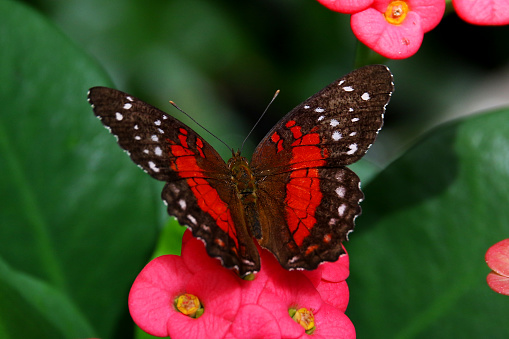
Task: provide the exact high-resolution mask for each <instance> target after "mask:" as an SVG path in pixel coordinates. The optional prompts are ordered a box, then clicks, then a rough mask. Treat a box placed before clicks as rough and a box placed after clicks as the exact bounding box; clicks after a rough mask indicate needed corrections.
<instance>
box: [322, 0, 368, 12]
mask: <svg viewBox="0 0 509 339" xmlns="http://www.w3.org/2000/svg"><path fill="white" fill-rule="evenodd" d="M318 2H319V3H321V4H322V5H324V6H325V7H327V8H328V9H330V10H333V11H335V12H339V13H345V14H352V13H357V12H360V11H362V10H365V9H366V8H368V7H369V6H370V5H371V4H372V3H373V0H318Z"/></svg>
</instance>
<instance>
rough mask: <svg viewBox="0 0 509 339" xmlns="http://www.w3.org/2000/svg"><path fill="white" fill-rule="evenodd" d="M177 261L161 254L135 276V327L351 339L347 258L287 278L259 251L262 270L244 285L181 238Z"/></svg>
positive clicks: (177, 333)
mask: <svg viewBox="0 0 509 339" xmlns="http://www.w3.org/2000/svg"><path fill="white" fill-rule="evenodd" d="M182 242H183V244H182V256H180V257H179V256H174V255H165V256H161V257H158V258H156V259H154V260H152V261H151V262H150V263H149V264H147V266H146V267H145V268H144V269H143V270H142V271H141V272H140V274H139V275H138V277H137V278H136V280H135V282H134V284H133V286H132V288H131V292H130V294H129V310H130V312H131V316H132V318H133V320H134V321H135V322H136V324H138V326H139V327H140V328H141V329H143V330H144V331H146V332H147V333H149V334H152V335H155V336H171V337H172V338H173V339H178V338H183V337H186V338H202V337H211V338H255V337H263V338H281V337H286V338H288V337H291V338H302V337H307V336H308V334H309V333H312V335H313V339H315V338H355V329H354V327H353V325H352V323H351V321H350V319H349V318H348V317H347V316H346V315H345V314H344V311H345V309H346V306H347V304H348V297H349V291H348V286H347V285H346V282H345V279H346V278H347V277H348V274H349V269H348V255H347V254H345V255H343V256H341V257H340V259H339V260H338V261H337V262H335V263H327V264H324V265H321V266H320V267H319V269H317V270H314V271H287V270H285V269H283V268H282V267H281V265H280V264H279V262H278V261H277V260H276V258H275V257H274V255H273V254H272V253H270V252H269V251H267V250H265V249H262V248H260V247H258V250H259V252H260V259H261V270H260V272H258V273H257V274H256V276H254V279H253V280H243V279H241V278H239V277H238V276H237V275H236V274H234V273H233V272H232V271H230V270H227V269H225V268H224V267H223V266H221V264H220V262H219V260H217V259H214V258H211V257H210V256H208V255H207V252H206V251H205V247H204V245H203V243H202V242H201V241H200V240H198V239H195V238H193V237H191V236H190V233H189V232H186V233H185V234H184V237H183V241H182Z"/></svg>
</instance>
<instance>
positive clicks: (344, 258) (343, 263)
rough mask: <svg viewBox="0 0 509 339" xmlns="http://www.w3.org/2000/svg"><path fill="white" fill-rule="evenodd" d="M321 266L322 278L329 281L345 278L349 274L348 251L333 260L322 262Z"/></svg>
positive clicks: (338, 280)
mask: <svg viewBox="0 0 509 339" xmlns="http://www.w3.org/2000/svg"><path fill="white" fill-rule="evenodd" d="M343 249H344V247H343ZM321 267H323V271H322V280H327V281H330V282H340V281H344V280H346V278H348V276H349V275H350V258H349V257H348V253H345V254H343V255H341V256H340V257H339V259H338V260H337V261H335V262H327V263H324V264H322V265H321Z"/></svg>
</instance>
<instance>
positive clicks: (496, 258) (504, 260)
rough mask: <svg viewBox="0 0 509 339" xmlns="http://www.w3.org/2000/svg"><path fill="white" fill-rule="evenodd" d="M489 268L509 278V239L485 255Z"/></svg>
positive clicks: (497, 244) (492, 247) (499, 243)
mask: <svg viewBox="0 0 509 339" xmlns="http://www.w3.org/2000/svg"><path fill="white" fill-rule="evenodd" d="M485 259H486V263H487V264H488V266H489V268H491V269H492V270H493V271H495V272H496V273H498V274H500V275H504V276H506V277H509V239H505V240H502V241H500V242H498V243H496V244H495V245H493V246H491V247H490V248H489V249H488V251H487V252H486V255H485Z"/></svg>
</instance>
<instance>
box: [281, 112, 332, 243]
mask: <svg viewBox="0 0 509 339" xmlns="http://www.w3.org/2000/svg"><path fill="white" fill-rule="evenodd" d="M286 127H288V128H290V130H292V133H293V135H294V136H295V135H298V133H296V132H294V129H296V128H297V127H299V126H295V124H290V122H289V123H287V124H286ZM298 131H299V133H300V127H299V129H298ZM319 143H320V135H319V134H318V133H309V134H306V135H304V136H302V135H301V136H300V137H299V138H296V140H295V141H294V142H293V143H292V145H291V146H292V159H291V163H292V164H293V165H292V170H293V171H292V173H291V174H290V181H289V182H288V183H287V185H286V201H285V202H286V211H287V214H286V221H287V222H288V227H289V228H290V231H291V233H292V235H293V239H294V240H295V242H296V244H297V245H298V246H301V245H302V243H303V242H304V239H305V238H306V237H307V236H309V234H310V232H311V229H312V228H313V227H314V226H315V225H316V218H315V212H316V208H317V207H318V206H319V205H320V202H321V201H322V196H323V195H322V192H321V191H320V178H319V177H318V169H317V168H309V167H315V166H323V165H324V164H325V160H324V159H325V158H324V157H323V155H322V153H321V150H320V148H319V147H317V146H316V145H318V144H319Z"/></svg>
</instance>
